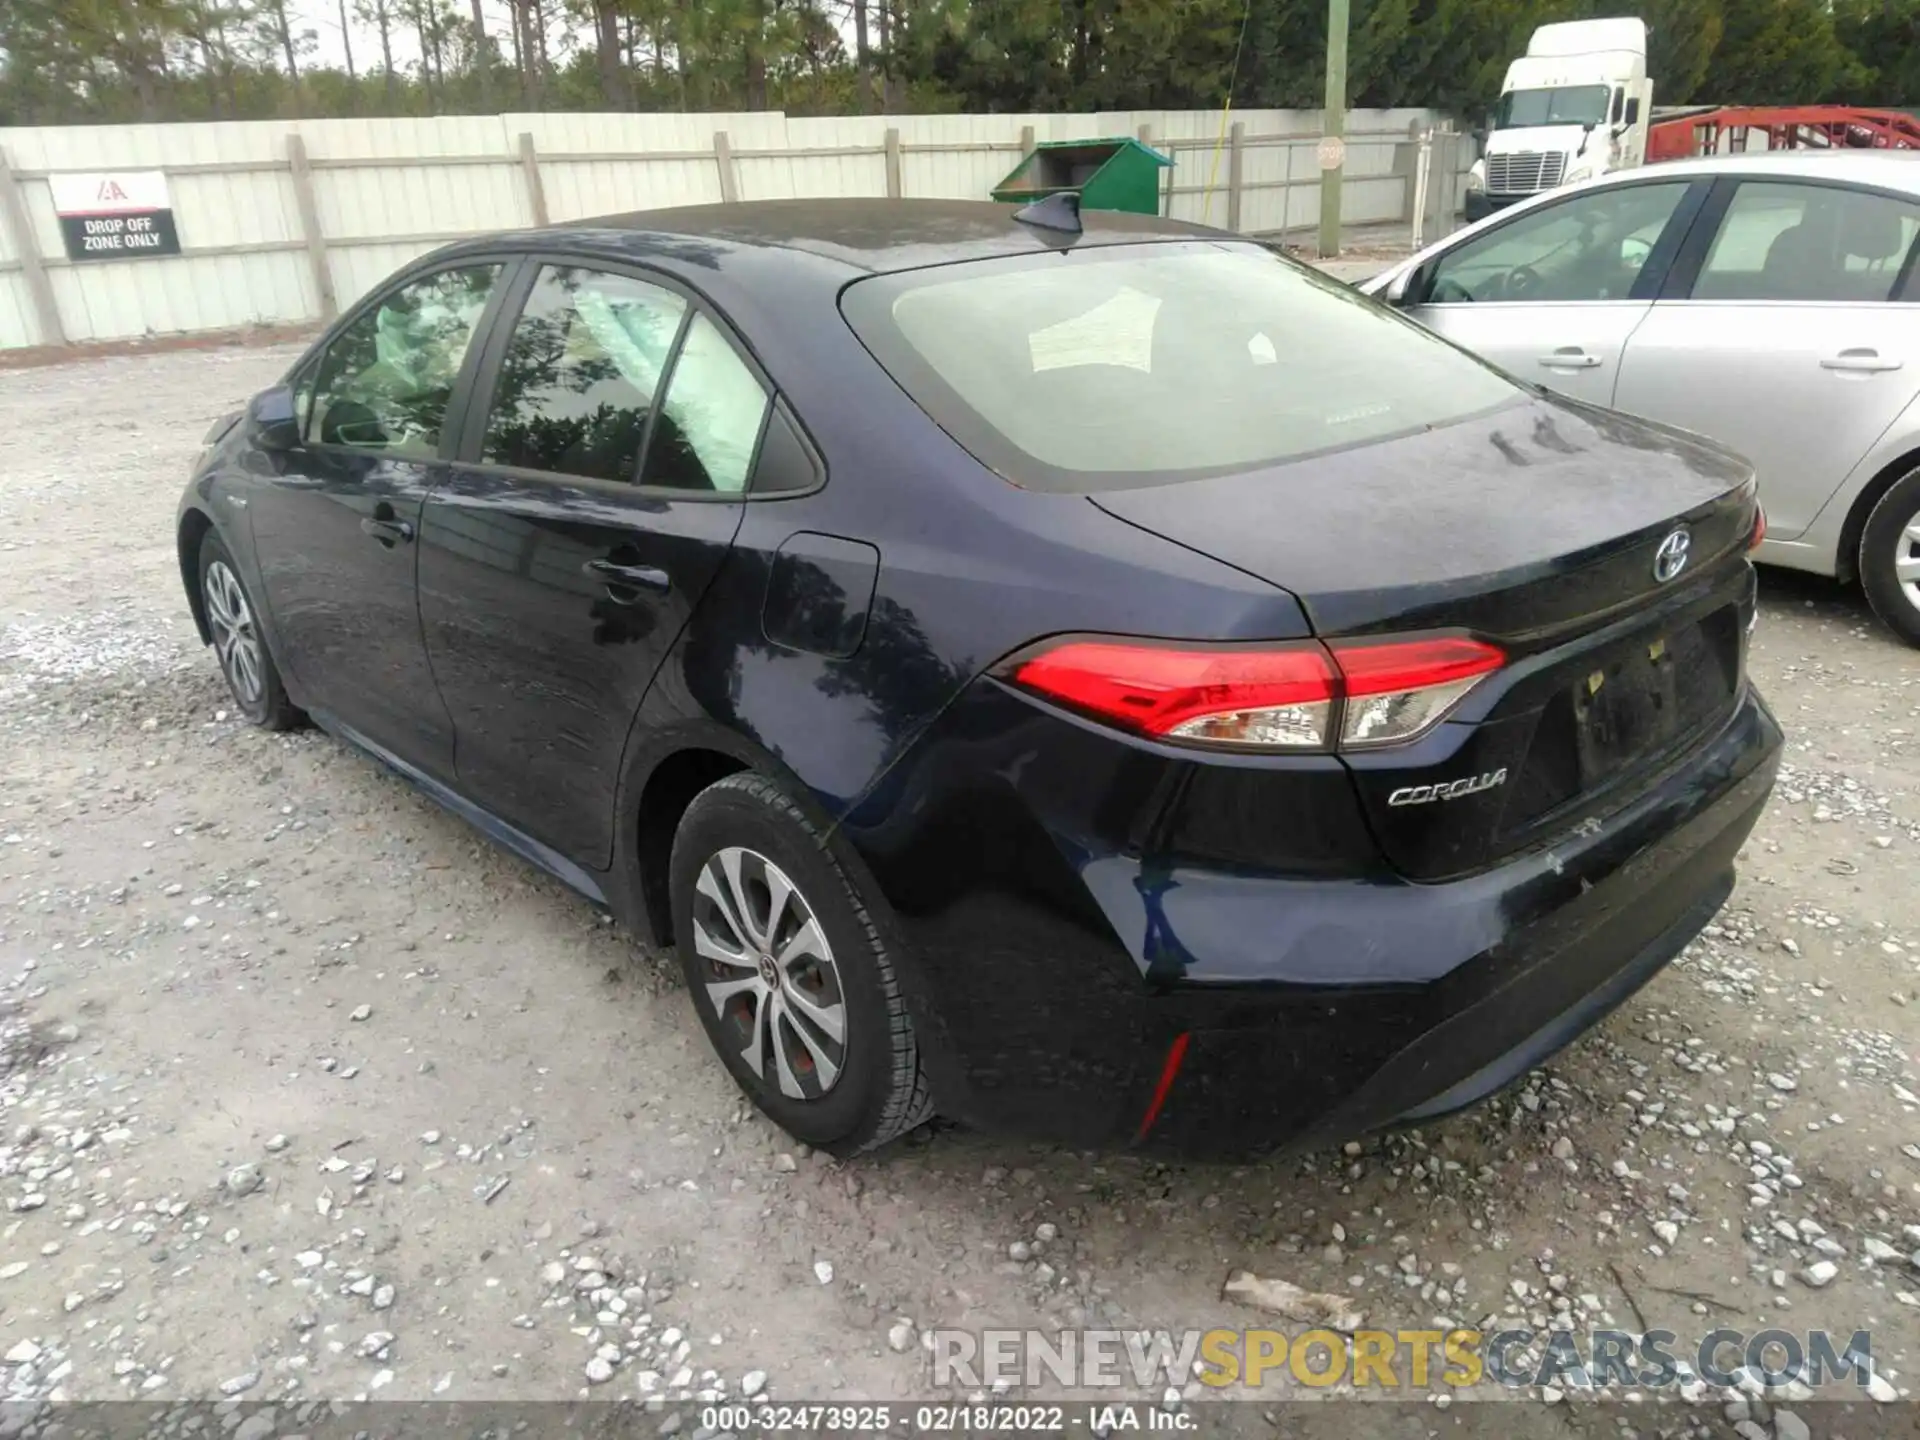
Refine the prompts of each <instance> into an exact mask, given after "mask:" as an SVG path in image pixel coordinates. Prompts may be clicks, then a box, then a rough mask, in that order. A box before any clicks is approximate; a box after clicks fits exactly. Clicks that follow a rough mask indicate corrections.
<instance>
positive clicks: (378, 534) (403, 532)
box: [360, 518, 413, 550]
mask: <svg viewBox="0 0 1920 1440" xmlns="http://www.w3.org/2000/svg"><path fill="white" fill-rule="evenodd" d="M360 530H361V532H362V533H363V534H367V535H371V536H373V538H374V539H376V540H378V541H379V542H380V543H381V544H382V545H384V546H386V547H387V548H388V549H389V550H391V549H392V548H393V547H394V546H395V545H404V544H406V543H407V542H408V541H409V540H411V539H413V526H412V525H411V524H409V523H408V522H407V521H405V520H374V519H371V518H369V519H366V520H362V521H361V522H360Z"/></svg>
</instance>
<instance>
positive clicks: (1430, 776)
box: [843, 242, 1780, 1152]
mask: <svg viewBox="0 0 1920 1440" xmlns="http://www.w3.org/2000/svg"><path fill="white" fill-rule="evenodd" d="M843 308H844V310H845V312H846V314H847V316H848V319H849V321H850V322H851V323H852V324H853V326H854V328H855V329H856V331H857V332H858V333H859V334H860V336H861V338H862V340H863V341H865V343H866V344H867V345H868V347H869V348H870V349H871V350H872V352H873V353H874V355H875V356H876V358H877V359H879V360H880V362H881V364H882V365H883V366H885V367H886V368H887V369H888V371H889V372H890V373H891V374H893V376H894V377H895V379H896V380H898V381H899V382H900V384H901V386H902V388H903V389H905V390H906V391H907V393H908V394H909V395H911V396H912V397H913V398H914V399H915V400H916V401H917V402H918V403H919V404H920V406H921V407H922V408H924V409H925V410H926V411H927V413H928V414H929V415H931V416H932V417H933V418H934V419H935V420H936V421H937V422H938V423H939V424H940V426H941V427H942V428H943V429H944V430H945V431H947V433H948V434H949V435H951V436H952V437H953V438H954V439H955V440H957V441H958V442H959V443H960V444H961V445H962V446H964V447H965V448H966V450H967V451H968V452H970V453H971V454H972V455H973V456H974V457H975V458H976V459H977V460H978V461H979V462H980V463H981V464H982V465H983V466H984V467H986V468H987V469H989V470H991V471H993V472H995V477H993V478H990V477H986V476H982V477H981V479H982V481H983V483H986V484H991V485H994V486H1001V487H1008V488H1006V491H1005V494H1006V496H1008V497H1013V496H1020V497H1022V498H1024V499H1027V500H1029V501H1031V502H1032V508H1031V509H1030V510H1029V512H1028V513H1027V523H1032V524H1046V525H1048V526H1058V525H1059V524H1060V513H1061V512H1060V508H1059V507H1060V497H1062V496H1077V497H1080V499H1081V501H1082V503H1083V505H1084V509H1083V510H1077V511H1074V512H1072V513H1074V514H1075V515H1077V516H1078V517H1079V519H1078V520H1077V521H1076V522H1075V523H1077V524H1079V525H1081V526H1082V527H1083V530H1084V534H1085V536H1086V539H1085V542H1084V543H1085V544H1086V545H1087V546H1088V547H1090V548H1096V547H1099V546H1100V545H1102V544H1105V543H1113V544H1115V545H1116V546H1118V545H1119V543H1120V537H1122V536H1125V537H1128V538H1127V539H1126V541H1125V543H1126V545H1127V546H1133V545H1136V544H1139V543H1145V542H1144V541H1143V540H1142V537H1143V536H1150V537H1155V539H1156V540H1157V541H1159V542H1161V543H1164V544H1167V545H1171V546H1177V547H1180V549H1181V550H1182V551H1183V552H1186V553H1188V554H1190V555H1192V556H1204V557H1207V559H1208V561H1209V562H1211V563H1214V564H1217V565H1218V566H1220V567H1223V569H1222V571H1221V572H1220V573H1221V574H1222V577H1223V584H1222V593H1223V596H1224V595H1225V594H1226V592H1227V590H1228V589H1229V588H1230V587H1229V586H1228V585H1227V584H1226V583H1225V577H1227V576H1228V575H1231V578H1232V587H1231V588H1234V589H1235V590H1236V593H1237V590H1238V588H1239V587H1242V586H1244V584H1245V583H1246V581H1247V580H1248V578H1249V577H1254V578H1256V579H1257V580H1260V581H1264V582H1266V583H1267V584H1269V585H1271V586H1272V587H1274V589H1275V591H1276V592H1280V593H1282V594H1284V595H1286V596H1289V597H1291V598H1292V599H1293V600H1294V601H1295V602H1296V604H1297V610H1296V613H1297V615H1298V617H1299V623H1298V624H1297V625H1293V626H1279V625H1277V626H1276V633H1273V634H1271V636H1269V637H1262V638H1256V639H1251V640H1250V639H1247V638H1245V637H1244V635H1240V634H1232V633H1229V627H1228V626H1227V625H1226V622H1225V620H1224V618H1223V620H1222V624H1221V628H1219V629H1217V630H1209V629H1208V628H1207V626H1206V624H1205V623H1204V622H1196V621H1195V620H1194V618H1193V611H1192V609H1191V607H1190V606H1185V605H1183V606H1181V607H1180V608H1179V610H1178V612H1177V613H1178V614H1179V615H1180V616H1181V617H1182V618H1181V620H1180V622H1179V628H1167V629H1165V630H1164V631H1163V632H1162V633H1141V627H1140V626H1138V625H1137V624H1136V625H1133V626H1131V627H1129V628H1128V629H1127V630H1126V631H1125V632H1124V633H1120V632H1117V631H1115V630H1113V629H1107V628H1103V627H1101V626H1100V625H1097V624H1095V625H1089V624H1088V623H1086V617H1087V616H1088V615H1089V614H1090V613H1091V614H1096V615H1097V613H1098V607H1097V606H1093V607H1091V608H1090V607H1089V606H1088V605H1086V604H1077V605H1074V606H1071V607H1062V608H1061V609H1060V612H1059V615H1058V616H1050V615H1049V614H1047V613H1044V612H1043V610H1042V609H1041V607H1039V606H1036V607H1035V611H1034V613H1032V614H1031V615H1030V616H1029V617H1028V618H1027V619H1026V621H1025V622H1024V623H1026V625H1027V633H1025V634H1024V635H1023V636H1022V638H1021V641H1020V643H1018V644H1015V645H1010V646H1000V645H999V642H998V641H997V640H996V641H995V642H994V643H995V645H996V647H997V648H998V649H999V653H998V654H997V655H996V656H995V657H993V659H992V663H991V664H989V665H986V666H985V667H984V668H983V669H982V671H981V673H980V674H979V675H978V677H977V678H976V679H975V680H974V681H973V682H972V683H971V684H970V685H968V686H966V687H965V688H964V689H963V691H962V692H961V693H960V695H959V697H958V698H957V699H956V700H955V701H954V702H953V703H952V704H951V705H949V706H948V707H947V708H946V710H945V711H944V712H943V714H942V715H941V717H940V718H939V719H938V721H937V722H935V724H934V725H933V726H932V727H931V728H930V729H929V730H928V732H927V733H926V734H925V735H923V736H922V737H921V738H920V739H919V741H918V742H917V743H916V744H915V745H914V746H913V747H912V748H911V750H910V751H909V753H908V754H907V756H906V757H905V758H904V759H903V760H902V761H901V762H900V763H898V764H896V765H895V766H894V767H893V768H892V769H891V770H890V771H889V772H888V774H887V775H886V776H885V777H884V778H883V780H882V781H881V782H880V784H879V785H878V786H877V787H876V788H875V790H874V791H873V792H872V793H871V794H869V795H868V796H867V797H866V798H865V800H864V802H863V803H862V804H860V805H858V806H856V807H855V808H854V810H853V811H852V812H851V813H850V814H849V815H848V817H847V819H846V822H845V826H846V832H847V834H848V835H849V836H850V838H852V839H853V841H854V842H855V844H856V845H857V846H858V847H859V848H860V850H861V852H862V854H863V856H864V857H865V859H866V861H867V863H868V864H869V865H870V866H871V867H872V869H873V871H874V873H875V875H876V878H877V879H878V880H879V882H880V884H881V886H882V888H883V889H884V891H885V892H886V894H887V895H888V898H889V899H890V901H891V902H892V906H893V909H894V910H895V912H896V913H897V914H898V916H899V919H900V923H901V926H902V929H903V932H904V934H905V936H906V938H907V939H908V940H909V941H910V943H911V947H912V952H913V961H914V963H913V964H912V966H911V969H910V971H909V983H910V984H911V987H912V993H911V995H910V999H911V1000H912V1002H913V1006H914V1016H915V1026H916V1031H917V1033H918V1035H919V1036H920V1039H921V1042H922V1045H923V1047H924V1050H925V1052H926V1057H927V1059H926V1063H927V1065H928V1069H929V1073H930V1075H931V1077H932V1079H933V1082H934V1087H935V1093H936V1097H937V1099H938V1100H939V1102H940V1104H941V1107H942V1108H943V1109H945V1110H948V1111H950V1112H952V1113H955V1114H957V1115H959V1116H961V1117H963V1118H969V1119H973V1120H976V1121H979V1122H982V1123H985V1124H989V1125H992V1126H995V1127H998V1128H1012V1129H1017V1130H1025V1131H1029V1132H1032V1133H1036V1134H1044V1135H1048V1136H1053V1137H1059V1138H1065V1139H1070V1140H1074V1141H1078V1142H1082V1143H1112V1142H1114V1141H1117V1140H1120V1141H1128V1142H1140V1143H1147V1144H1155V1145H1169V1146H1178V1147H1180V1148H1182V1149H1185V1150H1188V1151H1199V1152H1242V1151H1246V1150H1249V1149H1254V1148H1260V1147H1262V1146H1266V1145H1271V1144H1276V1143H1282V1142H1295V1141H1311V1140H1332V1139H1339V1138H1345V1137H1348V1136H1351V1135H1354V1134H1358V1133H1361V1132H1364V1131H1366V1130H1368V1129H1371V1128H1375V1127H1378V1126H1382V1125H1387V1124H1392V1123H1395V1122H1401V1121H1407V1120H1413V1119H1418V1118H1423V1117H1426V1116H1431V1115H1436V1114H1440V1113H1444V1112H1446V1111H1449V1110H1452V1109H1456V1108H1459V1107H1461V1106H1464V1105H1467V1104H1470V1103H1472V1102H1473V1101H1475V1100H1477V1099H1479V1098H1481V1097H1483V1096H1485V1095H1487V1094H1489V1093H1491V1092H1492V1091H1494V1090H1496V1089H1498V1088H1499V1087H1501V1086H1502V1085H1504V1084H1506V1083H1507V1082H1509V1081H1510V1080H1512V1079H1514V1078H1516V1077H1517V1076H1519V1075H1521V1074H1522V1073H1524V1072H1525V1071H1526V1070H1527V1069H1529V1068H1531V1067H1532V1066H1535V1065H1537V1064H1539V1063H1540V1062H1542V1061H1544V1060H1545V1059H1547V1058H1548V1057H1549V1056H1551V1055H1552V1054H1553V1053H1554V1052H1556V1051H1557V1050H1558V1049H1560V1048H1561V1047H1562V1046H1564V1045H1565V1044H1566V1043H1567V1042H1569V1041H1570V1040H1572V1039H1574V1038H1575V1037H1576V1036H1578V1035H1579V1034H1581V1033H1582V1032H1583V1031H1585V1030H1586V1029H1587V1028H1589V1027H1590V1026H1592V1025H1593V1024H1594V1023H1596V1022H1597V1021H1598V1020H1599V1019H1601V1018H1602V1017H1603V1016H1604V1015H1605V1014H1607V1013H1608V1011H1610V1010H1611V1009H1612V1008H1613V1007H1615V1006H1616V1005H1618V1004H1619V1003H1620V1002H1621V1001H1622V1000H1624V999H1625V998H1626V997H1627V996H1629V995H1630V994H1632V993H1633V991H1634V990H1636V989H1637V988H1638V987H1639V986H1640V985H1642V984H1644V983H1645V982H1646V981H1647V980H1648V979H1649V978H1651V977H1652V976H1653V975H1654V974H1655V973H1657V971H1658V970H1659V969H1660V968H1661V967H1662V966H1663V965H1665V964H1666V963H1667V961H1669V960H1670V959H1671V958H1672V957H1673V956H1674V955H1675V954H1676V953H1678V951H1679V950H1680V949H1681V948H1682V947H1683V946H1684V945H1685V944H1686V943H1687V941H1689V940H1690V939H1691V938H1692V937H1693V936H1694V935H1695V934H1697V933H1698V931H1699V930H1700V928H1701V927H1702V926H1703V925H1704V924H1705V923H1706V922H1707V920H1708V919H1709V918H1710V917H1711V916H1712V915H1713V913H1714V912H1715V911H1716V910H1717V909H1718V908H1719V906H1720V905H1721V904H1722V903H1723V902H1724V901H1725V900H1726V898H1727V896H1728V894H1729V893H1730V892H1731V890H1732V887H1733V883H1734V860H1735V856H1736V854H1737V853H1738V851H1739V849H1740V847H1741V845H1742V843H1743V842H1744V841H1745V839H1746V837H1747V835H1748V834H1749V832H1750V831H1751V830H1752V828H1753V825H1754V823H1755V821H1756V820H1757V819H1758V817H1759V815H1760V813H1761V810H1762V808H1763V806H1764V805H1765V802H1766V799H1767V796H1768V794H1769V792H1770V790H1771V787H1772V784H1773V777H1774V772H1775V769H1776V766H1777V761H1778V753H1779V749H1780V733H1779V730H1778V727H1777V726H1776V724H1775V722H1774V720H1773V718H1772V716H1771V715H1770V714H1769V712H1768V711H1767V709H1766V707H1765V705H1764V704H1763V702H1762V701H1761V699H1760V697H1759V696H1758V695H1757V694H1756V693H1755V692H1754V690H1753V688H1752V686H1751V685H1750V683H1749V681H1748V678H1747V673H1746V639H1747V634H1748V631H1749V629H1750V627H1751V624H1752V621H1753V618H1754V607H1755V588H1754V576H1753V570H1752V566H1751V565H1750V563H1749V562H1748V553H1749V551H1750V550H1751V548H1752V547H1753V545H1754V544H1756V543H1757V541H1758V538H1759V535H1760V533H1761V529H1762V525H1763V521H1762V519H1761V516H1760V512H1759V508H1758V505H1757V503H1756V499H1755V494H1754V486H1753V482H1752V476H1751V471H1750V469H1749V468H1748V467H1747V466H1746V465H1745V464H1744V463H1743V462H1740V461H1739V460H1737V459H1736V458H1735V457H1733V456H1731V455H1729V454H1728V453H1727V452H1726V451H1724V450H1722V449H1720V448H1718V447H1715V446H1712V445H1710V444H1708V443H1707V442H1704V441H1700V440H1697V439H1694V438H1692V437H1689V436H1686V435H1683V434H1681V433H1679V432H1675V431H1670V430H1666V429H1663V428H1658V427H1653V426H1648V425H1645V424H1642V423H1640V422H1637V421H1632V420H1628V419H1626V418H1623V417H1620V416H1617V415H1614V414H1612V413H1610V412H1605V411H1599V410H1594V409H1590V408H1587V407H1577V406H1573V405H1570V404H1568V403H1566V402H1562V401H1555V400H1552V399H1549V398H1547V397H1545V396H1543V395H1541V394H1539V393H1537V392H1534V391H1531V390H1527V389H1524V388H1523V387H1520V386H1518V385H1517V384H1515V382H1513V381H1512V380H1510V379H1508V378H1507V377H1505V376H1503V375H1500V374H1498V373H1497V372H1494V371H1492V370H1490V369H1488V368H1486V367H1484V366H1482V365H1481V364H1480V363H1479V362H1477V361H1475V360H1473V359H1471V358H1469V357H1467V356H1465V355H1464V354H1462V353H1461V352H1459V351H1457V350H1455V349H1453V348H1452V347H1449V346H1447V345H1446V344H1445V343H1444V342H1441V341H1438V340H1436V339H1433V338H1432V337H1430V336H1428V335H1426V333H1425V332H1422V331H1418V330H1416V329H1415V328H1414V327H1411V326H1408V325H1406V324H1404V323H1403V322H1401V321H1399V320H1398V319H1397V317H1394V316H1392V315H1390V314H1389V313H1387V312H1385V311H1383V310H1380V309H1379V308H1377V307H1375V306H1373V305H1372V304H1371V303H1370V302H1367V301H1364V300H1361V299H1359V298H1358V297H1356V296H1354V295H1352V294H1351V292H1348V291H1346V290H1345V289H1343V288H1341V287H1336V286H1332V285H1330V284H1327V283H1324V282H1322V281H1320V280H1319V279H1318V278H1317V277H1313V276H1310V275H1306V274H1303V273H1302V272H1300V271H1298V270H1297V269H1295V268H1294V267H1291V266H1287V265H1283V264H1281V263H1280V262H1278V261H1275V260H1273V259H1271V258H1270V257H1267V256H1265V255H1263V254H1261V253H1259V252H1256V251H1252V250H1250V249H1248V248H1245V247H1241V246H1237V245H1231V244H1224V243H1221V244H1215V243H1210V242H1209V243H1191V244H1159V245H1152V246H1125V247H1122V246H1115V247H1110V248H1108V249H1106V250H1104V251H1097V250H1096V251H1079V252H1074V251H1063V252H1049V253H1047V254H1045V255H1044V256H1041V257H1038V258H1037V259H1036V258H1034V257H1021V258H1020V259H1018V260H1014V261H1005V262H986V263H982V264H975V265H965V266H953V267H943V268H942V269H940V270H937V271H936V270H927V271H916V272H909V273H906V274H900V275H892V276H883V277H879V278H878V279H876V280H873V281H863V282H861V283H859V284H856V285H854V286H853V287H851V288H850V289H849V291H848V292H847V294H846V297H845V298H844V300H843ZM1041 495H1044V496H1045V497H1046V499H1045V502H1044V507H1043V505H1042V502H1041V500H1040V496H1041ZM994 503H996V504H999V503H1000V502H999V501H995V502H994ZM1004 513H1006V514H1007V515H1008V516H1009V517H1010V523H1015V524H1018V523H1021V521H1020V516H1021V513H1022V512H1021V510H1020V508H1019V501H1018V500H1012V499H1009V500H1008V501H1007V503H1006V504H1005V506H1004ZM1153 583H1154V581H1153V579H1152V577H1151V576H1150V575H1149V574H1147V573H1144V571H1143V574H1142V575H1141V578H1140V584H1141V585H1142V586H1143V587H1150V586H1151V585H1152V584H1153ZM1082 598H1084V597H1082ZM1129 598H1130V601H1131V602H1135V603H1130V605H1129V611H1130V613H1133V614H1136V615H1137V614H1139V613H1140V609H1139V606H1138V604H1137V601H1138V598H1139V597H1138V596H1137V595H1134V596H1131V597H1129ZM1116 608H1117V607H1116ZM1228 609H1229V607H1228V606H1227V605H1226V604H1225V603H1224V600H1223V606H1222V615H1223V617H1224V616H1225V615H1226V613H1227V611H1228ZM1173 613H1176V612H1175V611H1174V608H1173V607H1172V606H1171V605H1170V606H1169V614H1170V615H1171V614H1173ZM1069 617H1070V621H1069ZM982 658H983V659H984V658H986V657H982Z"/></svg>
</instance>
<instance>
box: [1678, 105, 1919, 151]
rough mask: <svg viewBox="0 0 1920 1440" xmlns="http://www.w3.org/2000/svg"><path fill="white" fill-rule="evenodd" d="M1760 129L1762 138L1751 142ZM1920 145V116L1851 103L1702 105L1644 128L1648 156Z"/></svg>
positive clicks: (1914, 148)
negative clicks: (1916, 117)
mask: <svg viewBox="0 0 1920 1440" xmlns="http://www.w3.org/2000/svg"><path fill="white" fill-rule="evenodd" d="M1755 131H1759V132H1760V133H1761V135H1763V136H1764V137H1765V143H1764V144H1761V145H1755V144H1753V143H1752V137H1753V134H1754V132H1755ZM1804 149H1813V150H1829V149H1859V150H1920V121H1916V120H1915V119H1914V117H1913V116H1911V115H1909V114H1907V113H1906V112H1905V111H1903V110H1862V109H1857V108H1855V107H1854V106H1851V105H1735V106H1703V107H1700V108H1698V109H1693V110H1685V111H1677V112H1674V113H1671V114H1668V115H1666V116H1664V117H1660V116H1656V117H1655V119H1654V121H1653V124H1652V125H1651V126H1650V127H1649V128H1648V131H1647V160H1648V161H1649V162H1652V161H1656V160H1681V159H1685V158H1686V157H1687V156H1689V155H1720V154H1729V153H1732V154H1738V153H1740V152H1742V151H1746V150H1804Z"/></svg>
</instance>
